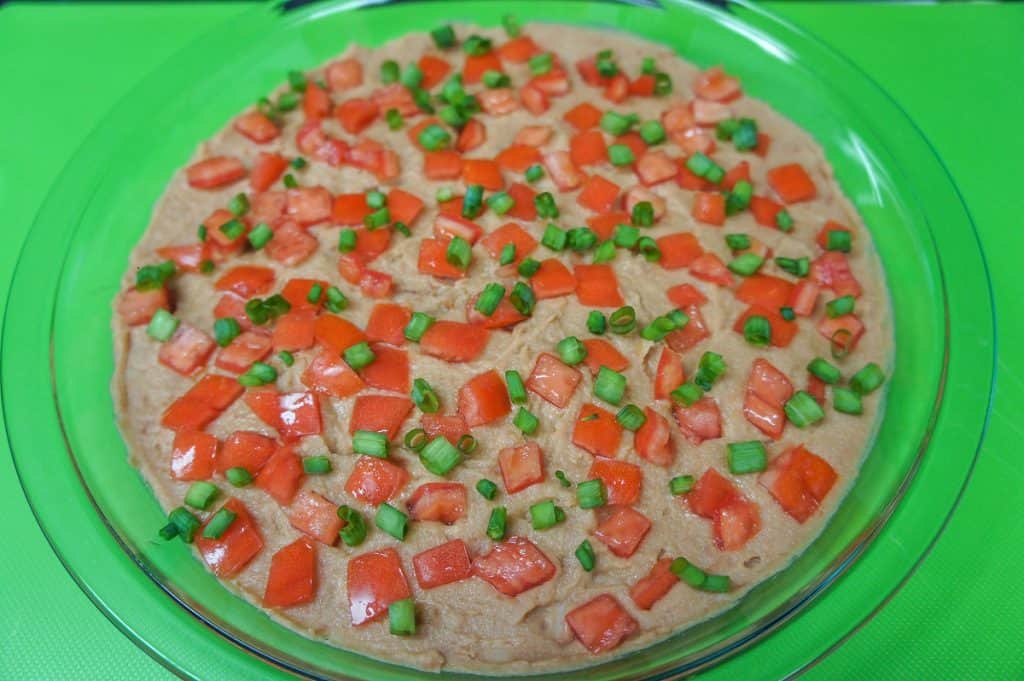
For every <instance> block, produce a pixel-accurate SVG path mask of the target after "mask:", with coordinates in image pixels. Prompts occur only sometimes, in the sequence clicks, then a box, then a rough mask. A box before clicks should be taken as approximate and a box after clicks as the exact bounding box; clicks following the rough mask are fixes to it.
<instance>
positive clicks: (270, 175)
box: [249, 152, 288, 222]
mask: <svg viewBox="0 0 1024 681" xmlns="http://www.w3.org/2000/svg"><path fill="white" fill-rule="evenodd" d="M286 168H288V159H286V158H285V157H284V156H281V155H280V154H271V153H267V152H260V155H259V156H257V157H256V163H255V164H254V165H253V167H252V173H250V174H249V186H251V187H252V188H253V191H257V192H265V191H267V190H268V189H270V187H271V186H272V185H273V184H274V183H275V182H277V180H278V178H280V177H281V174H282V173H284V171H285V169H286ZM257 222H259V220H257Z"/></svg>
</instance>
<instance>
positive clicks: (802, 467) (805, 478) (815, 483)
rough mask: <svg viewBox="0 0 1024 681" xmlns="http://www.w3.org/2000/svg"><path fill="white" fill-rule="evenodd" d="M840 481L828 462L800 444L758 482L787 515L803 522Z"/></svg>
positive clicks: (772, 466)
mask: <svg viewBox="0 0 1024 681" xmlns="http://www.w3.org/2000/svg"><path fill="white" fill-rule="evenodd" d="M837 478H838V475H837V474H836V471H835V469H834V468H832V466H831V465H830V464H829V463H828V462H827V461H825V460H824V459H822V458H821V457H820V456H818V455H817V454H814V453H813V452H811V451H809V450H808V449H806V448H805V447H804V446H803V445H799V446H797V447H794V448H793V449H791V450H789V451H788V452H786V453H785V454H783V455H781V456H779V457H777V458H775V459H773V460H772V462H771V463H770V464H769V465H768V470H767V471H765V472H764V473H762V474H761V475H760V477H759V478H758V482H759V483H760V484H761V485H762V486H763V487H765V488H766V489H767V490H768V491H769V492H771V494H772V496H773V497H775V500H776V501H778V502H779V505H780V506H782V509H783V510H784V511H786V513H788V514H789V515H791V516H792V517H793V518H795V519H796V520H797V521H798V522H801V523H803V522H806V520H807V519H808V518H809V517H810V516H811V515H812V514H813V513H814V511H816V510H817V508H818V506H819V504H820V503H821V502H822V501H824V500H825V497H826V496H828V493H829V491H830V490H831V489H832V487H833V486H834V485H835V483H836V480H837Z"/></svg>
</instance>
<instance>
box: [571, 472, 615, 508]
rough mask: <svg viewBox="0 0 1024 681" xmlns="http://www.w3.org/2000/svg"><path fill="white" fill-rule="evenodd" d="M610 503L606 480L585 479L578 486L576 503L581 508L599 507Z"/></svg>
mask: <svg viewBox="0 0 1024 681" xmlns="http://www.w3.org/2000/svg"><path fill="white" fill-rule="evenodd" d="M606 503H608V494H607V491H606V490H605V486H604V481H603V480H601V479H600V478H594V479H593V480H584V481H583V482H581V483H580V484H579V485H577V486H576V504H577V505H578V506H579V507H580V508H584V509H586V508H598V507H599V506H604V505H605V504H606Z"/></svg>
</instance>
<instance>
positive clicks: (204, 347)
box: [157, 322, 217, 376]
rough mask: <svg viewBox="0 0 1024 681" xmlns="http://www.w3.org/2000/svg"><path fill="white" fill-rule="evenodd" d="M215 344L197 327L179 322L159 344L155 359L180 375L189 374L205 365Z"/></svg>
mask: <svg viewBox="0 0 1024 681" xmlns="http://www.w3.org/2000/svg"><path fill="white" fill-rule="evenodd" d="M215 347H217V344H216V343H215V342H214V340H213V339H212V338H210V337H209V336H208V335H206V334H205V333H203V332H202V331H200V330H199V329H197V328H195V327H194V326H191V325H189V324H186V323H185V322H181V323H180V324H178V330H177V331H175V332H174V335H173V336H171V338H170V339H169V340H168V341H167V342H165V343H164V344H163V345H161V346H160V352H159V353H158V354H157V359H159V360H160V363H161V364H163V365H164V366H165V367H167V368H168V369H173V370H174V371H176V372H178V373H179V374H181V375H182V376H191V375H192V374H194V373H195V372H197V371H199V369H200V368H201V367H204V366H206V362H207V360H208V359H210V355H211V354H212V353H213V349H214V348H215Z"/></svg>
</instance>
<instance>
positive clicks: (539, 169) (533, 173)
mask: <svg viewBox="0 0 1024 681" xmlns="http://www.w3.org/2000/svg"><path fill="white" fill-rule="evenodd" d="M523 177H524V178H525V179H526V181H527V182H529V183H530V184H533V183H534V182H536V181H537V180H539V179H541V178H542V177H544V166H542V165H540V164H539V163H534V164H533V165H532V166H530V167H529V168H527V169H526V172H525V173H523ZM541 217H546V216H544V215H542V216H541Z"/></svg>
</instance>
